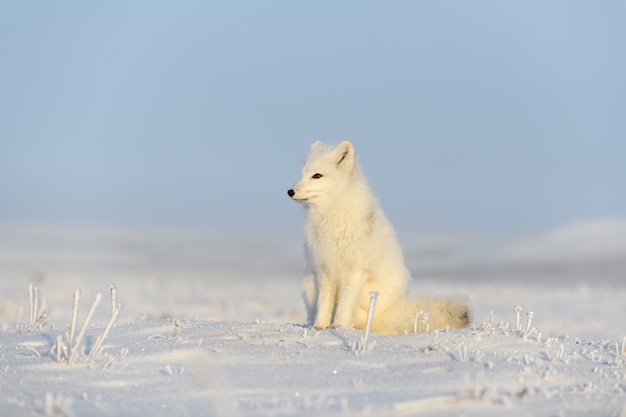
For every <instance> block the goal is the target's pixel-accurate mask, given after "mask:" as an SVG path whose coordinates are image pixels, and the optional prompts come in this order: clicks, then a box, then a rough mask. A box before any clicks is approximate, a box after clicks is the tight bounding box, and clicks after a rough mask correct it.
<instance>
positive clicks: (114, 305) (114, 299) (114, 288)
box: [109, 284, 119, 316]
mask: <svg viewBox="0 0 626 417" xmlns="http://www.w3.org/2000/svg"><path fill="white" fill-rule="evenodd" d="M109 291H110V292H111V316H113V315H116V316H117V313H119V311H118V307H117V286H116V285H115V284H111V286H110V287H109Z"/></svg>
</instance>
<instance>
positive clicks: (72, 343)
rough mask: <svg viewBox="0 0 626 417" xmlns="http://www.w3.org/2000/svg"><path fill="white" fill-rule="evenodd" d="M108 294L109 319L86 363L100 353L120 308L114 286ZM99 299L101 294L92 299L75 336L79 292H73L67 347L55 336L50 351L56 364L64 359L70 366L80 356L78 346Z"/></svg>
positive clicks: (61, 339)
mask: <svg viewBox="0 0 626 417" xmlns="http://www.w3.org/2000/svg"><path fill="white" fill-rule="evenodd" d="M110 292H111V318H110V319H109V322H108V323H107V325H106V327H105V329H104V331H103V332H102V334H101V335H100V336H98V337H97V338H96V341H95V343H94V345H93V347H92V348H91V351H90V352H89V355H87V357H86V362H91V361H93V360H94V359H95V358H96V357H97V356H98V354H99V353H100V352H101V351H102V343H103V342H104V339H106V337H107V335H108V333H109V330H111V327H113V324H114V323H115V320H116V319H117V316H118V314H119V311H120V307H119V305H117V304H116V295H117V288H116V287H115V286H111V287H110ZM101 299H102V294H100V293H98V294H96V298H95V299H94V301H93V303H92V304H91V307H90V308H89V311H88V312H87V316H86V317H85V320H84V322H83V325H82V326H81V328H80V331H79V332H78V335H76V329H77V327H76V324H77V321H78V309H79V305H80V290H76V291H74V296H73V305H72V318H71V322H70V328H69V330H68V332H67V333H66V334H65V341H66V343H67V345H66V344H65V343H63V338H62V337H61V336H57V337H56V339H55V346H54V348H53V349H52V350H51V351H55V359H56V361H57V362H59V363H60V362H61V361H62V360H63V359H65V362H66V364H67V365H72V364H73V363H74V361H75V360H76V358H77V357H78V356H79V355H80V353H81V351H80V346H81V342H82V340H83V337H84V335H85V331H86V330H87V327H89V323H90V321H91V318H92V316H93V314H94V312H95V311H96V308H97V307H98V304H100V301H101Z"/></svg>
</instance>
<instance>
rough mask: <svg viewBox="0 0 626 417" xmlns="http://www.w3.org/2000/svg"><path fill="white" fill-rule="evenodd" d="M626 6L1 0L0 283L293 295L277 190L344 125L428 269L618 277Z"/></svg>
mask: <svg viewBox="0 0 626 417" xmlns="http://www.w3.org/2000/svg"><path fill="white" fill-rule="evenodd" d="M624 18H626V4H624V3H623V2H619V1H606V2H601V3H590V2H584V1H553V2H547V3H546V2H541V1H529V2H523V3H509V2H507V3H502V2H491V1H476V2H459V3H447V2H443V3H442V2H409V1H406V2H385V3H384V4H383V3H381V2H371V1H343V2H330V1H321V2H304V3H302V2H288V1H277V2H270V3H267V2H253V1H247V2H246V1H244V2H237V3H228V2H203V1H186V2H169V1H137V2H123V1H111V2H106V3H84V2H74V1H65V2H63V1H62V2H54V3H50V2H40V3H32V2H3V3H2V4H0V62H1V65H0V68H1V73H2V77H0V92H1V93H0V274H2V275H3V276H2V282H3V284H2V286H3V288H2V294H4V297H5V298H6V299H11V300H19V299H20V298H24V297H23V294H22V292H23V293H24V294H25V293H26V287H25V286H26V285H27V283H28V282H32V281H33V280H35V281H37V282H39V283H40V285H42V286H43V287H46V286H47V289H46V291H47V292H48V296H51V294H52V293H53V291H59V292H62V293H63V296H65V295H68V298H69V297H71V292H72V291H73V289H74V287H81V288H90V286H92V287H97V288H103V289H106V285H108V284H109V283H110V282H111V281H117V282H118V285H119V286H120V287H121V288H122V287H124V285H122V284H121V283H120V282H119V281H121V282H125V286H126V287H127V288H128V287H130V286H132V285H137V287H138V288H137V296H136V297H135V298H133V300H134V302H136V303H139V302H140V300H141V297H140V294H142V291H143V294H145V290H146V286H147V285H154V286H155V287H154V289H155V291H157V289H163V285H166V284H167V285H172V286H173V287H176V286H177V285H178V286H180V282H181V281H180V279H181V278H183V277H184V278H186V279H188V280H191V281H193V280H197V283H196V284H197V285H198V286H199V287H193V286H191V285H187V286H186V287H187V288H188V289H187V290H185V292H182V293H180V294H178V293H176V291H174V290H171V291H170V292H171V297H174V296H179V300H178V304H177V301H176V300H171V299H166V300H162V302H159V303H156V304H159V305H158V306H154V304H155V303H154V302H153V303H151V304H150V302H149V301H150V300H145V302H146V303H148V304H149V306H144V309H145V310H150V312H151V313H150V314H153V315H155V316H159V315H168V314H173V315H176V314H178V315H187V316H194V315H195V316H197V317H201V318H206V317H227V318H230V319H232V318H234V319H239V318H241V317H242V316H243V315H242V314H241V310H240V309H237V312H236V313H234V314H232V315H228V314H223V315H222V316H219V315H211V314H209V313H207V312H206V311H205V309H206V308H208V307H206V306H208V305H211V306H213V307H211V308H214V306H215V305H216V304H220V303H222V307H220V308H221V310H220V311H221V312H224V311H226V310H228V308H230V307H229V306H231V305H232V304H233V303H229V302H228V300H230V298H229V296H228V295H223V296H220V295H219V291H220V289H222V288H224V286H225V285H226V284H225V281H226V280H225V279H224V277H226V276H232V277H233V278H232V280H231V282H235V281H237V280H242V282H247V283H248V284H249V283H250V277H251V276H255V277H261V278H263V279H261V280H260V281H253V282H256V284H255V285H267V282H268V279H276V280H278V281H279V282H280V283H281V284H280V285H279V286H280V287H281V288H287V290H285V291H288V294H292V293H296V292H297V291H298V285H299V284H298V280H299V275H300V273H301V271H302V270H303V268H304V259H303V256H302V253H301V252H302V251H301V242H302V224H301V223H302V212H301V209H302V208H301V207H299V206H297V205H296V204H295V203H293V202H292V201H290V200H289V198H288V197H287V194H286V191H287V190H288V189H289V188H290V186H291V185H292V184H293V183H294V182H295V181H297V179H298V177H299V171H300V166H301V163H302V160H303V158H304V156H305V154H306V152H307V150H308V147H309V144H310V143H311V142H312V141H313V140H315V139H320V140H322V141H326V142H331V143H333V142H339V141H341V140H343V139H351V140H352V141H353V142H354V144H355V146H356V149H357V153H358V155H359V157H360V160H361V164H362V165H363V170H364V172H365V174H366V176H367V177H368V179H369V180H370V183H371V185H372V187H373V188H374V190H375V192H376V194H377V196H378V197H379V199H380V200H381V203H382V205H383V207H384V208H385V211H386V212H387V214H388V216H389V217H390V219H391V221H392V223H393V224H394V225H395V227H396V229H397V231H398V234H399V236H400V239H401V241H402V244H403V247H404V248H405V252H406V254H407V261H408V263H409V266H410V267H411V269H412V271H413V272H414V275H415V276H416V277H419V278H420V279H423V281H421V282H441V280H445V279H453V280H457V281H458V282H464V283H467V282H474V283H475V282H479V281H480V282H488V281H496V282H506V283H512V282H517V281H519V280H521V282H522V283H526V282H530V281H532V282H536V283H543V284H545V283H546V282H547V281H549V282H555V283H558V284H563V283H566V285H565V286H571V285H572V282H576V283H578V284H580V283H582V284H580V285H593V286H595V285H598V283H605V284H606V285H608V286H609V288H613V287H614V286H615V285H617V284H623V283H624V281H626V272H625V271H626V192H625V185H624V184H626V164H625V162H624V161H626V117H624V115H626V77H625V76H624V74H626V49H625V48H624V46H623V40H624V39H626V26H625V25H624V24H623V22H624ZM72 277H73V278H72ZM139 277H144V278H145V279H143V280H141V279H139ZM158 280H161V281H158ZM155 282H157V283H159V282H160V283H161V284H154V283H155ZM189 282H190V281H189ZM194 282H195V281H194ZM207 282H208V283H210V285H211V287H210V288H211V291H212V294H213V295H212V297H214V299H210V300H209V299H207V300H205V299H200V300H198V309H197V311H195V310H194V312H193V313H190V311H189V309H191V307H190V305H191V304H193V303H191V302H190V301H189V300H188V297H190V296H191V294H193V295H194V296H196V294H197V293H198V291H197V289H198V288H203V286H205V285H208V284H206V283H207ZM237 282H238V284H237V285H236V288H237V290H236V291H241V290H240V288H242V285H243V284H241V282H239V281H237ZM285 282H288V283H289V284H288V285H287V286H285V284H284V283H285ZM133 283H135V284H133ZM164 283H165V284H164ZM589 283H591V284H589ZM159 285H160V286H159ZM290 285H291V286H290ZM420 285H421V284H420ZM433 285H434V284H433ZM472 285H473V284H472ZM244 286H245V287H246V288H251V289H250V291H251V294H250V297H249V298H250V302H251V303H258V302H259V300H260V299H262V298H263V297H259V296H258V293H255V292H254V291H257V290H255V289H254V288H255V287H254V286H250V285H244ZM561 287H563V285H561ZM141 288H143V290H142V289H141ZM189 288H195V291H190V290H189ZM577 288H578V287H577ZM585 288H587V287H585ZM433 289H434V290H438V289H442V290H445V287H442V288H438V287H434V288H433ZM98 291H100V290H98ZM127 291H128V290H127ZM200 292H202V291H200ZM583 292H584V291H583ZM121 293H122V291H121ZM271 293H272V291H269V293H268V294H271ZM608 293H609V294H610V293H611V291H608ZM127 294H128V292H127ZM172 294H173V295H172ZM176 294H178V295H176ZM216 294H217V295H216ZM228 294H230V293H228ZM151 296H154V295H151ZM288 296H290V295H288ZM207 297H209V296H207ZM267 297H268V299H271V298H272V297H273V295H268V296H267ZM224 300H227V301H224ZM507 301H508V300H507ZM20 302H21V301H20ZM20 302H18V301H14V304H15V305H18V304H19V303H20ZM263 303H265V304H263ZM271 303H272V302H271V300H270V301H268V300H265V301H264V302H262V303H261V305H258V306H257V307H254V308H252V310H253V311H254V312H255V313H254V314H255V315H257V316H259V315H261V316H262V315H263V311H267V310H268V309H271V308H272V307H268V305H271ZM10 305H11V304H10V303H8V302H5V303H4V306H5V307H3V308H4V309H5V318H6V317H8V316H11V315H14V314H16V313H15V312H14V310H15V309H12V308H10V307H7V306H10ZM183 305H184V306H186V308H187V310H185V309H183V308H182V307H181V306H183ZM194 305H195V304H194ZM612 305H613V306H614V307H615V306H617V305H618V303H617V302H615V303H612ZM619 305H621V304H619ZM176 306H179V307H180V308H179V310H178V311H173V312H171V311H170V310H172V309H173V310H176ZM16 308H17V307H16ZM264 308H265V310H264ZM301 308H302V307H301V305H300V301H299V299H298V300H297V301H296V302H295V303H294V306H293V307H287V309H288V310H289V311H287V312H285V314H283V315H282V316H281V317H283V316H288V317H294V320H297V319H298V317H300V315H302V314H303V312H301V311H300V309H301ZM507 308H508V307H507ZM620 308H621V307H620ZM203 309H204V310H203ZM9 310H10V311H9ZM139 310H141V309H140V308H137V311H139ZM613 312H614V311H613ZM621 312H623V311H621ZM137 314H139V313H137ZM281 314H282V313H281ZM0 317H2V311H0ZM621 317H626V315H624V314H622V315H621Z"/></svg>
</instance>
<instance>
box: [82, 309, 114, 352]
mask: <svg viewBox="0 0 626 417" xmlns="http://www.w3.org/2000/svg"><path fill="white" fill-rule="evenodd" d="M119 312H120V310H119V309H116V310H115V311H114V312H113V315H112V316H111V319H110V320H109V322H108V323H107V326H106V327H105V328H104V331H103V332H102V335H100V336H98V338H97V339H96V343H94V345H93V348H92V349H91V352H89V360H93V359H94V358H95V357H96V356H97V355H98V353H100V346H101V345H102V342H104V339H106V337H107V335H108V334H109V330H111V327H112V326H113V323H114V322H115V319H116V318H117V315H118V313H119Z"/></svg>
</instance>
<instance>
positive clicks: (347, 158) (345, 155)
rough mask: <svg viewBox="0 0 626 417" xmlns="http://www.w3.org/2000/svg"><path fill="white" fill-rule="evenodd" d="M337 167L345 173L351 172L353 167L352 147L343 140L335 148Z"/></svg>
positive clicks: (348, 142)
mask: <svg viewBox="0 0 626 417" xmlns="http://www.w3.org/2000/svg"><path fill="white" fill-rule="evenodd" d="M335 155H336V158H337V166H338V167H339V168H342V169H344V170H346V171H351V170H352V167H353V166H354V161H355V155H354V145H352V142H350V141H349V140H344V141H343V142H341V143H340V144H339V145H337V146H336V147H335Z"/></svg>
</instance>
